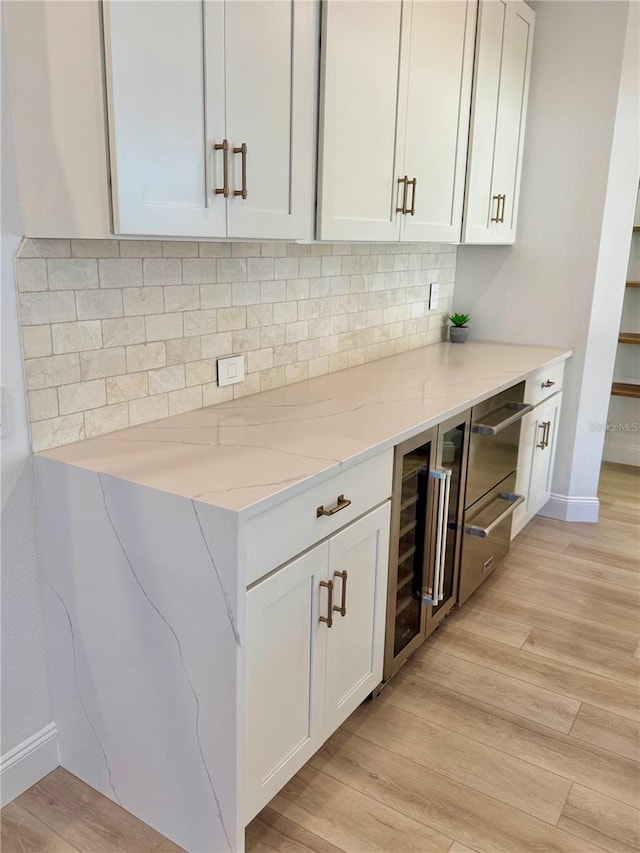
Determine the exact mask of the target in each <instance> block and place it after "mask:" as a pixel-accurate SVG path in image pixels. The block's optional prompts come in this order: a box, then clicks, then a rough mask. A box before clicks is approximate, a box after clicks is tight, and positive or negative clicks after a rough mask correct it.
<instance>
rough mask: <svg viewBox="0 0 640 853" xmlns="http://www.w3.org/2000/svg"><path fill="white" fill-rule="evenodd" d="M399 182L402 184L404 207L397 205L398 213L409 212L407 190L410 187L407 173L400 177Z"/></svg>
mask: <svg viewBox="0 0 640 853" xmlns="http://www.w3.org/2000/svg"><path fill="white" fill-rule="evenodd" d="M398 183H399V184H402V186H403V191H402V207H396V213H406V212H407V192H408V188H409V178H408V177H407V176H406V175H405V176H404V178H398Z"/></svg>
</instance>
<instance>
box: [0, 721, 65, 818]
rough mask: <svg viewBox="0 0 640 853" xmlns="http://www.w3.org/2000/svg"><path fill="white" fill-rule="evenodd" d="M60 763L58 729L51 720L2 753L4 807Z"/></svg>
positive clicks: (1, 798) (0, 798)
mask: <svg viewBox="0 0 640 853" xmlns="http://www.w3.org/2000/svg"><path fill="white" fill-rule="evenodd" d="M59 763H60V761H59V759H58V729H57V728H56V725H55V723H49V725H48V726H45V727H44V728H43V729H40V731H39V732H36V733H35V734H34V735H31V737H29V738H27V739H26V740H23V741H22V743H19V744H18V745H17V746H14V748H13V749H10V750H9V751H8V752H5V754H4V755H3V756H2V757H0V807H3V806H6V805H7V803H10V802H11V800H15V798H16V797H18V796H20V794H22V793H24V791H26V790H27V788H30V787H31V786H32V785H35V784H36V782H39V781H40V779H42V777H43V776H46V775H47V773H51V771H52V770H55V769H56V767H57V766H58V764H59Z"/></svg>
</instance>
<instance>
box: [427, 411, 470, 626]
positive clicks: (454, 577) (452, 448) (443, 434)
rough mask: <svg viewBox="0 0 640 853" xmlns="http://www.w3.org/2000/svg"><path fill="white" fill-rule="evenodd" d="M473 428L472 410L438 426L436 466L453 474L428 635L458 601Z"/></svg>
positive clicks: (430, 606)
mask: <svg viewBox="0 0 640 853" xmlns="http://www.w3.org/2000/svg"><path fill="white" fill-rule="evenodd" d="M470 429H471V413H470V412H469V411H467V412H463V413H462V414H460V415H456V417H454V418H450V419H449V420H447V421H444V422H443V423H441V424H439V426H438V439H437V447H436V459H435V467H436V469H437V470H442V471H447V472H450V473H449V475H448V478H449V485H448V501H447V505H446V507H445V509H444V512H445V515H446V521H445V525H444V528H443V537H442V538H443V541H442V545H441V547H442V548H443V549H444V553H443V554H442V556H441V573H442V574H441V577H440V579H439V594H438V596H437V597H436V598H437V600H435V601H434V603H432V604H429V603H427V613H426V626H425V634H426V636H428V635H429V634H430V633H431V632H432V631H433V630H435V628H436V627H437V626H438V624H439V623H440V622H441V621H442V620H443V619H444V617H445V616H446V615H447V614H448V613H449V612H450V611H451V610H452V608H453V607H454V606H455V604H456V602H457V596H458V574H459V570H460V552H461V547H462V532H463V531H462V518H463V513H464V503H465V487H466V471H467V459H468V455H469V435H470ZM435 534H436V531H435V530H434V538H436V536H435ZM436 544H437V543H436ZM436 557H437V555H436ZM431 600H433V599H431Z"/></svg>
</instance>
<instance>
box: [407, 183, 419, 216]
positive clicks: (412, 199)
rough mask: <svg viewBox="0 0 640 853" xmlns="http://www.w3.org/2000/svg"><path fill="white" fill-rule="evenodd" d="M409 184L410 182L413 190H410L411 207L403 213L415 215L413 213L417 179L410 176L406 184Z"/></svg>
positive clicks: (414, 211)
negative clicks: (410, 178)
mask: <svg viewBox="0 0 640 853" xmlns="http://www.w3.org/2000/svg"><path fill="white" fill-rule="evenodd" d="M409 184H411V186H412V187H413V190H412V192H411V208H410V209H409V210H408V211H405V213H409V214H411V216H415V213H416V186H417V184H418V179H417V178H412V180H410V181H407V186H408V185H409Z"/></svg>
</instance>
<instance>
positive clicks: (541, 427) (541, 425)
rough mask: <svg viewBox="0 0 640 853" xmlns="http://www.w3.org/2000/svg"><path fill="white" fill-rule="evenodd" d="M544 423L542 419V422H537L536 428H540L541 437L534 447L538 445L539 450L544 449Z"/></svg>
mask: <svg viewBox="0 0 640 853" xmlns="http://www.w3.org/2000/svg"><path fill="white" fill-rule="evenodd" d="M545 423H546V421H542V423H540V424H538V429H541V430H542V438H541V439H540V441H539V442H538V443H537V444H536V447H539V448H540V450H544V436H545V432H546V427H545Z"/></svg>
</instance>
